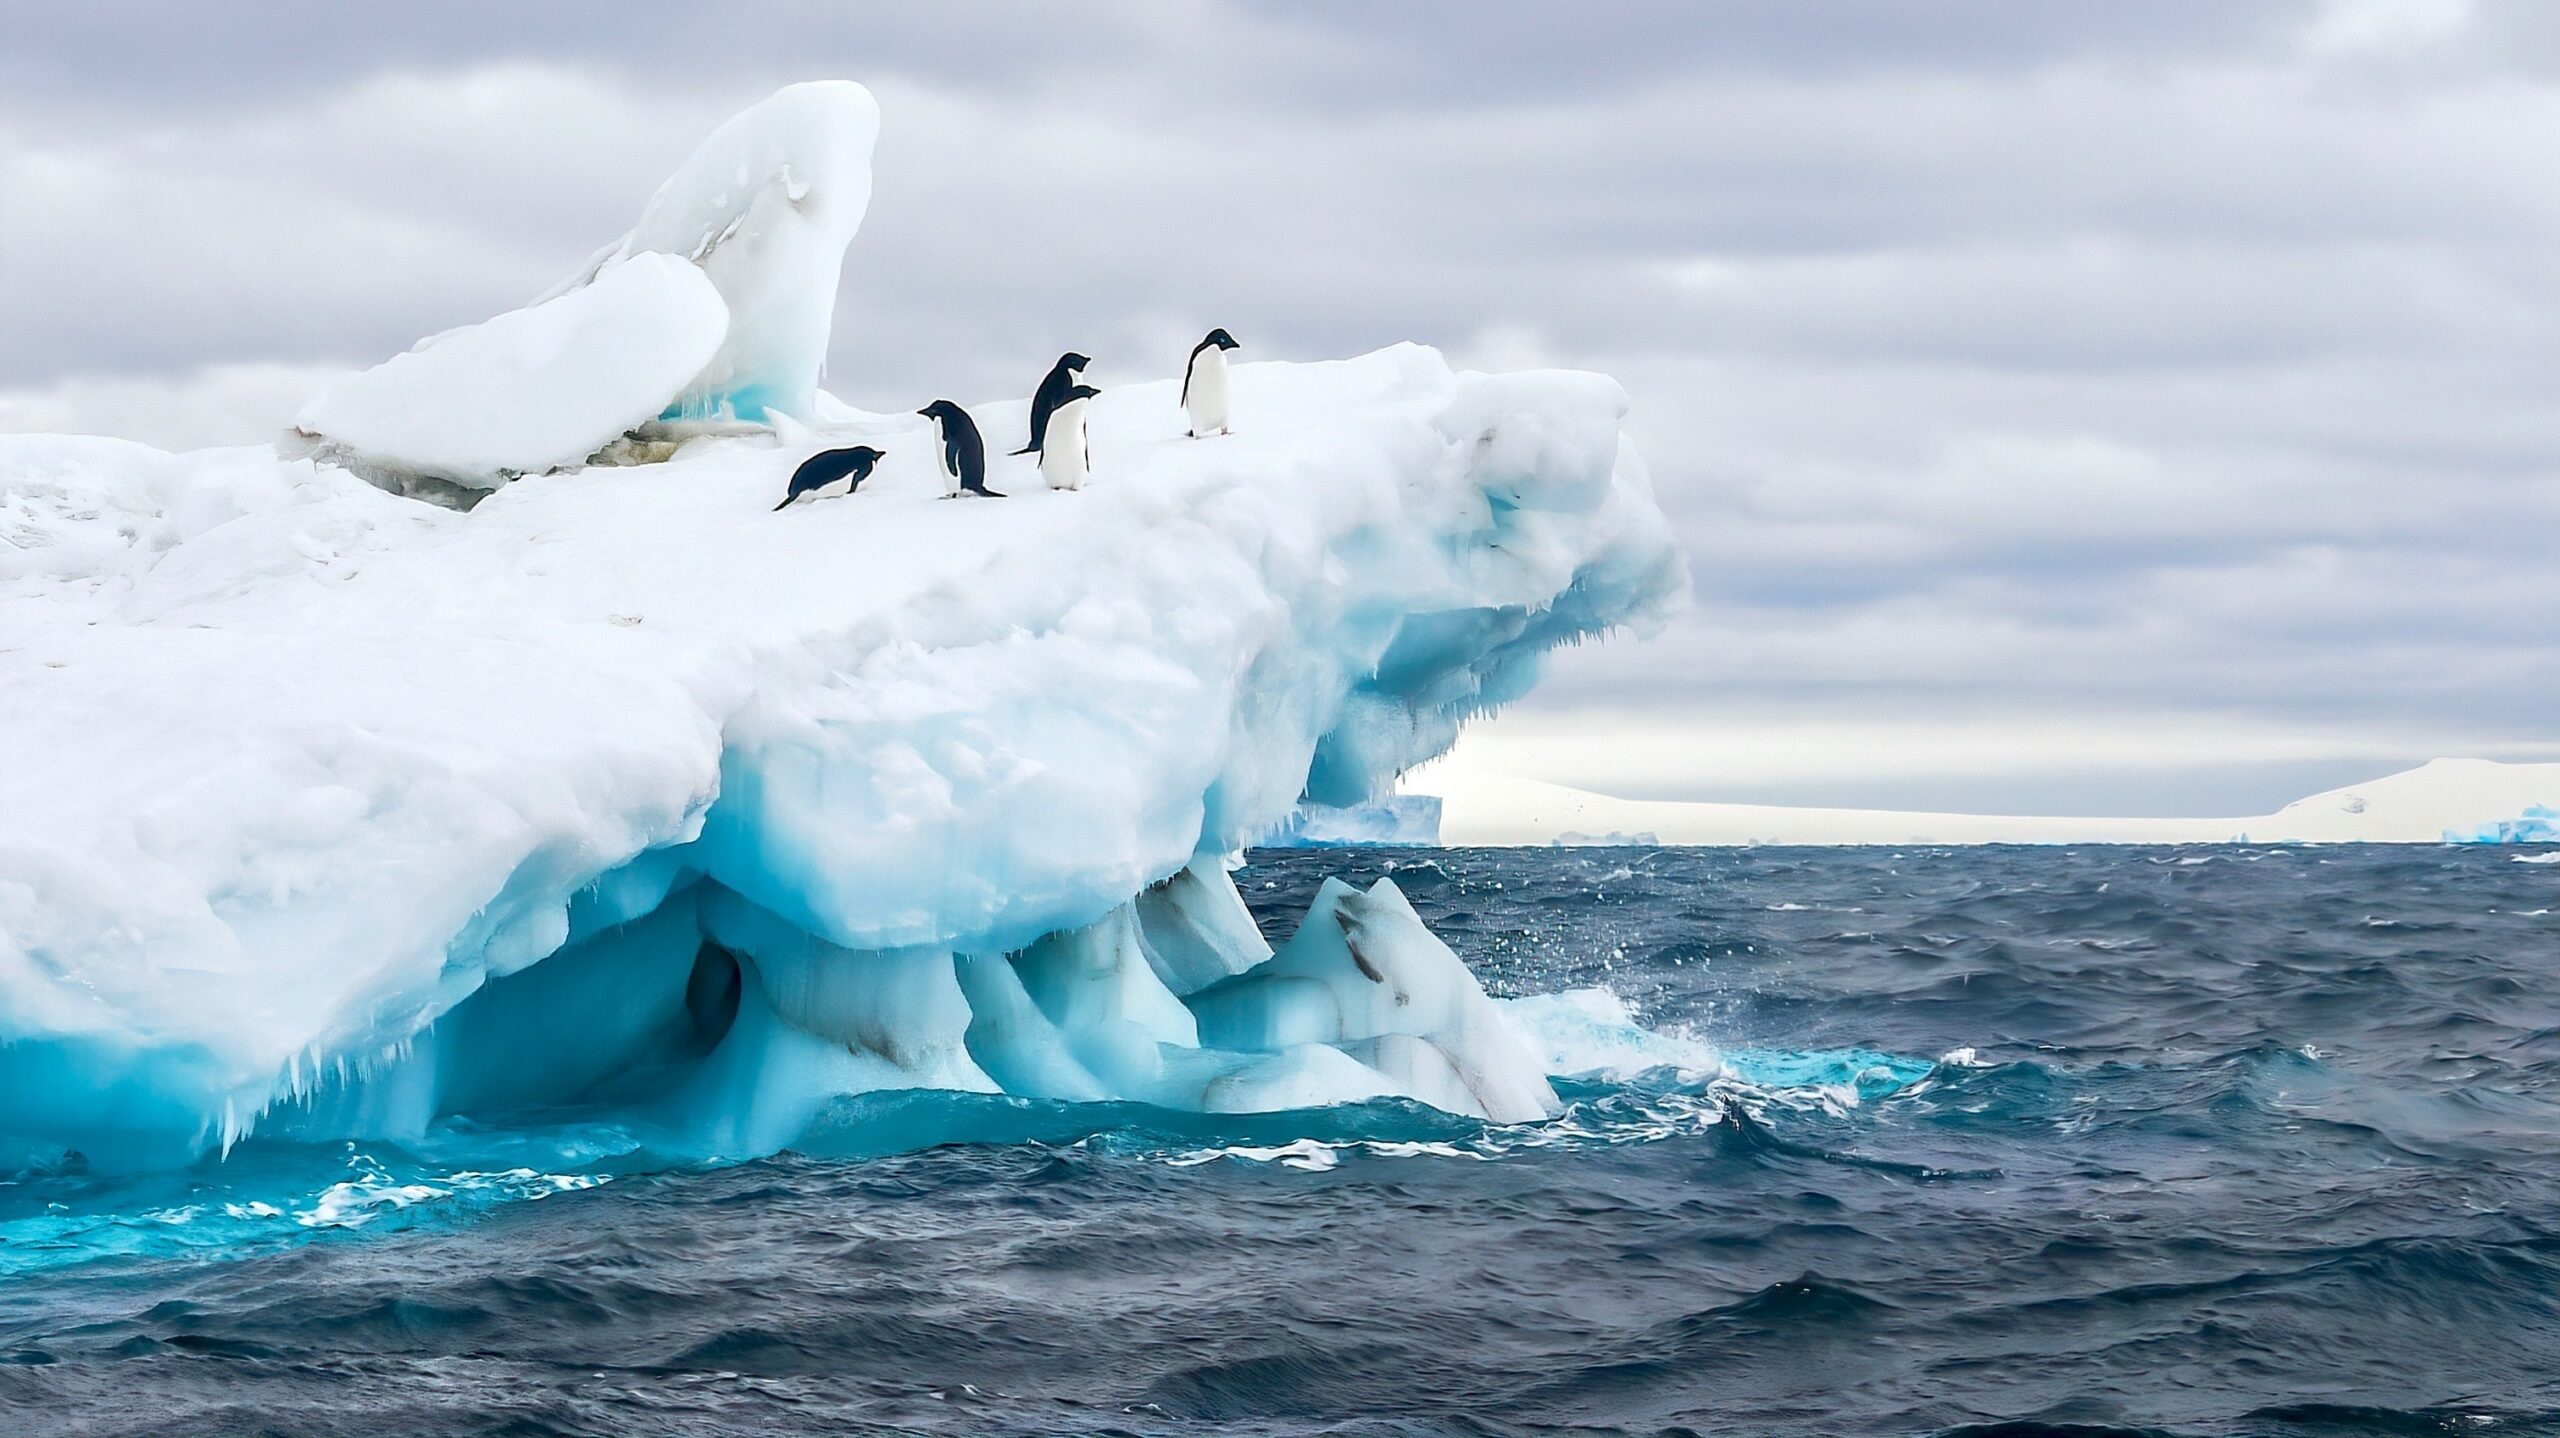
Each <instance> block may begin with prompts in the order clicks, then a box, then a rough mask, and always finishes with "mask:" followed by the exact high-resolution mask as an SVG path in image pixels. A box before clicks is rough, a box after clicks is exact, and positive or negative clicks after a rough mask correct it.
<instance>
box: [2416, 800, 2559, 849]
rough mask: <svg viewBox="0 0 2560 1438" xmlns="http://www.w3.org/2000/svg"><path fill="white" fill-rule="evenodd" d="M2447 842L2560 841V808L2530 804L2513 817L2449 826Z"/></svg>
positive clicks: (2518, 842) (2520, 842) (2446, 834)
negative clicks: (2467, 825) (2455, 826)
mask: <svg viewBox="0 0 2560 1438" xmlns="http://www.w3.org/2000/svg"><path fill="white" fill-rule="evenodd" d="M2444 841H2445V842H2446V843H2448V844H2560V809H2554V808H2552V807H2551V806H2550V805H2548V804H2528V805H2526V806H2525V810H2524V812H2523V813H2522V814H2519V815H2517V816H2516V817H2515V818H2512V819H2495V820H2491V821H2490V822H2488V823H2485V824H2474V825H2471V826H2470V827H2468V828H2461V829H2447V830H2445V831H2444Z"/></svg>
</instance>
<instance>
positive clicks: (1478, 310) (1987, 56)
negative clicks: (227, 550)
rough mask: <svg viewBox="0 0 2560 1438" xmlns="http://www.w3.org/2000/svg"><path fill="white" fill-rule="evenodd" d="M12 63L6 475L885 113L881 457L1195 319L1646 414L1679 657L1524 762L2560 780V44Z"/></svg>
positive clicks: (2483, 8) (451, 321)
mask: <svg viewBox="0 0 2560 1438" xmlns="http://www.w3.org/2000/svg"><path fill="white" fill-rule="evenodd" d="M5 8H6V14H5V20H6V25H7V28H8V31H9V33H10V43H9V45H8V47H7V48H6V49H5V50H0V333H5V334H6V335H7V336H8V343H7V344H6V345H0V427H5V428H15V429H40V428H71V429H83V430H96V431H101V432H110V433H122V434H130V435H133V436H136V437H139V438H144V439H149V440H152V441H154V442H158V443H166V444H198V443H212V442H239V441H249V440H255V439H259V438H263V437H264V436H266V435H267V434H269V433H272V432H273V431H274V430H275V429H276V428H279V427H281V425H282V424H283V423H284V422H285V421H286V420H287V419H288V418H289V417H290V415H291V413H292V410H293V408H294V406H295V404H296V402H297V401H298V400H299V399H300V398H301V397H303V395H305V394H306V393H307V392H308V391H309V390H310V389H311V387H312V386H313V385H314V384H315V383H317V382H318V381H319V380H320V379H322V378H325V377H326V376H327V375H328V374H331V373H334V372H336V371H338V370H340V369H343V368H347V367H351V366H356V365H362V364H369V363H372V362H375V361H378V360H380V359H382V358H383V357H385V356H387V355H389V354H391V353H392V352H394V351H396V350H399V349H401V348H404V347H406V346H407V345H408V344H409V343H410V342H411V341H413V340H415V339H416V338H417V337H419V336H420V335H423V334H426V333H429V332H432V331H435V330H438V329H443V328H446V327H449V326H451V325H455V324H461V323H467V322H470V321H474V320H478V319H481V318H484V317H486V316H487V315H489V314H491V313H494V312H496V311H498V310H501V309H505V308H509V307H512V306H515V305H519V304H522V303H524V302H525V301H526V300H527V299H529V298H530V297H531V296H533V295H534V294H535V293H537V292H539V291H541V290H543V289H545V288H546V287H548V286H549V285H551V284H552V283H553V282H555V281H557V280H558V279H560V278H562V277H563V276H564V275H566V274H567V273H569V272H570V271H571V270H573V269H575V268H576V267H577V266H578V265H579V264H580V262H581V261H583V259H584V258H585V257H586V256H587V255H588V254H589V253H590V252H591V251H592V250H593V249H594V248H595V247H596V246H597V245H598V244H600V243H602V242H604V241H605V240H608V239H610V238H612V237H613V236H615V235H617V234H619V233H621V232H622V230H624V229H625V228H627V227H628V225H629V223H630V221H631V219H632V217H633V216H634V215H635V214H636V213H637V212H638V209H639V206H640V205H641V203H642V202H643V201H644V200H645V199H646V197H647V195H648V194H649V192H650V190H651V189H652V188H654V186H655V185H656V184H657V182H658V181H659V180H660V179H661V178H663V177H664V176H665V174H666V173H668V172H669V171H670V170H672V169H673V168H674V166H675V165H676V164H677V163H678V162H679V161H680V160H681V159H682V158H683V157H684V155H685V154H686V153H687V151H688V150H689V149H690V148H691V147H692V145H693V144H694V143H695V142H696V141H698V140H699V139H700V138H701V137H702V135H704V134H705V133H707V132H708V131H709V130H710V129H711V127H712V126H713V125H715V124H717V123H718V122H719V121H720V120H721V119H722V118H724V117H725V116H726V115H728V114H729V113H731V112H732V111H735V110H737V109H739V108H741V107H743V106H744V105H746V104H749V103H751V102H752V101H754V100H756V99H758V98H760V97H761V96H762V95H763V94H765V93H766V92H768V91H770V90H771V89H773V88H774V87H776V86H778V85H780V84H784V83H787V82H789V81H792V80H797V79H807V78H817V77H824V76H849V77H852V78H856V79H860V80H863V81H865V82H866V83H868V84H870V85H871V86H872V88H873V89H874V90H875V91H876V92H877V93H878V94H879V96H880V99H881V103H882V106H883V109H884V112H885V117H886V118H885V127H884V131H883V136H882V140H881V147H880V152H879V158H878V186H877V191H876V194H875V198H874V201H873V206H872V211H871V218H870V220H869V222H868V223H867V224H866V226H865V228H864V230H863V233H862V234H861V236H860V237H859V238H857V239H856V241H855V242H854V247H853V250H852V252H851V256H850V263H849V266H848V271H847V278H846V284H845V287H844V294H843V299H842V302H841V306H840V312H839V314H838V316H837V321H836V342H835V348H834V356H833V360H832V364H831V372H830V380H829V383H830V387H831V388H833V389H835V390H836V391H837V392H839V393H841V394H843V395H844V396H845V397H846V398H848V399H850V400H852V401H853V402H855V403H857V404H861V405H865V406H868V407H873V408H881V409H891V408H912V407H913V406H915V405H916V404H918V403H921V402H922V401H924V400H925V399H929V398H932V397H935V396H936V395H941V394H952V395H955V396H958V397H960V398H962V399H964V400H976V399H990V398H996V397H999V396H1005V395H1019V394H1021V393H1023V392H1025V391H1026V390H1027V389H1028V388H1029V387H1030V385H1031V383H1032V382H1033V380H1034V379H1036V378H1037V376H1038V374H1039V372H1040V370H1041V369H1042V367H1044V366H1045V364H1046V362H1047V360H1048V359H1049V358H1050V357H1052V356H1054V355H1055V354H1056V353H1057V351H1059V350H1060V349H1062V348H1066V347H1069V346H1073V347H1075V348H1080V349H1083V350H1086V351H1087V352H1089V353H1091V354H1093V355H1094V356H1096V359H1097V364H1096V374H1097V377H1098V379H1099V380H1100V381H1101V382H1102V383H1105V384H1108V383H1111V382H1112V381H1114V380H1115V379H1119V380H1125V379H1135V378H1141V377H1148V376H1153V375H1160V374H1165V373H1169V372H1171V370H1172V368H1173V367H1174V366H1175V365H1176V364H1178V362H1179V360H1180V357H1181V355H1182V353H1183V352H1184V350H1185V349H1186V348H1187V347H1188V344H1189V342H1190V341H1191V340H1192V339H1194V338H1196V337H1197V336H1198V334H1199V333H1200V332H1201V331H1202V330H1203V329H1205V328H1207V327H1208V326H1209V325H1211V324H1224V325H1226V326H1227V327H1229V328H1230V329H1233V330H1234V331H1236V333H1237V334H1238V335H1239V336H1241V337H1242V338H1243V339H1244V341H1245V342H1246V344H1247V346H1248V347H1249V354H1250V356H1251V357H1279V358H1319V357H1328V356H1334V355H1341V354H1347V353H1352V352H1356V351H1359V350H1364V349H1368V348H1372V347H1375V346H1377V345H1381V344H1386V343H1390V342H1393V341H1396V340H1403V339H1414V340H1421V341H1425V342H1428V343H1433V344H1438V345H1441V346H1443V347H1444V348H1446V349H1448V350H1450V351H1451V352H1452V353H1453V355H1455V356H1456V357H1457V358H1459V359H1460V360H1462V361H1465V362H1469V363H1475V364H1479V365H1484V366H1505V367H1508V366H1519V365H1537V364H1563V365H1575V366H1586V367H1590V368H1596V369H1602V370H1606V371H1608V372H1610V373H1612V374H1615V375H1617V376H1618V377H1619V378H1620V379H1621V380H1622V381H1623V382H1624V383H1625V384H1626V385H1627V387H1628V389H1629V390H1630V391H1631V392H1632V393H1633V395H1634V396H1635V400H1636V405H1637V411H1636V416H1635V420H1634V430H1635V433H1636V435H1637V437H1638V439H1639V442H1640V443H1641V445H1642V447H1643V449H1644V452H1645V454H1646V455H1647V457H1648V459H1649V460H1650V462H1651V464H1652V467H1653V470H1654V475H1655V480H1656V484H1657V487H1658V488H1659V490H1660V492H1661V495H1662V498H1663V501H1664V505H1665V507H1666V509H1668V510H1669V512H1670V513H1671V514H1672V516H1673V519H1674V521H1675V523H1676V524H1677V525H1678V526H1679V529H1680V534H1681V538H1682V539H1683V541H1684V543H1685V545H1686V546H1687V549H1688V551H1689V553H1690V555H1691V556H1692V566H1693V570H1694V573H1695V576H1696V580H1697V589H1698V606H1697V609H1696V611H1695V613H1694V614H1692V615H1691V616H1690V617H1689V618H1687V619H1685V620H1683V621H1682V622H1681V623H1679V624H1678V625H1677V626H1675V627H1674V628H1673V629H1672V630H1671V631H1669V632H1667V633H1665V634H1663V635H1662V636H1660V637H1659V638H1657V639H1656V640H1655V641H1654V642H1652V643H1650V644H1645V645H1637V644H1630V643H1624V642H1619V643H1612V644H1609V645H1604V646H1599V647H1596V648H1590V649H1584V650H1578V651H1575V652H1574V653H1572V654H1570V655H1567V656H1565V657H1564V658H1563V659H1562V660H1560V661H1559V662H1558V664H1557V665H1556V666H1555V669H1554V672H1553V677H1552V678H1551V680H1550V682H1549V684H1548V686H1547V687H1546V688H1545V689H1544V690H1543V691H1541V693H1540V694H1539V695H1538V696H1537V697H1536V698H1535V699H1534V700H1532V701H1531V702H1530V703H1529V704H1527V705H1525V706H1523V707H1522V708H1521V709H1520V710H1517V711H1515V712H1514V713H1512V714H1510V715H1506V716H1505V717H1504V718H1503V720H1502V721H1501V722H1500V723H1499V724H1498V725H1496V726H1494V727H1493V728H1492V729H1490V730H1489V731H1488V732H1487V734H1486V735H1485V738H1484V739H1483V741H1482V744H1481V748H1480V756H1492V757H1497V758H1499V759H1500V761H1501V762H1502V763H1503V764H1504V765H1505V766H1506V767H1510V768H1513V769H1516V770H1521V771H1526V772H1533V773H1536V774H1538V775H1539V776H1541V777H1547V778H1552V779H1557V780H1560V781H1563V782H1569V783H1582V784H1587V785H1590V786H1592V787H1598V788H1603V789H1608V790H1611V791H1613V792H1619V793H1626V794H1636V795H1664V796H1685V797H1720V798H1734V799H1750V800H1758V801H1767V802H1831V803H1843V802H1854V803H1872V804H1907V805H1925V806H1932V807H1963V808H1972V809H2025V810H2043V811H2049V812H2051V811H2080V812H2123V813H2141V812H2151V813H2163V812H2193V811H2198V810H2209V811H2219V812H2227V813H2245V812H2252V811H2255V810H2260V809H2264V808H2267V807H2270V806H2272V805H2273V804H2275V803H2278V802H2281V801H2282V800H2284V799H2286V798H2289V797H2293V796H2294V795H2297V794H2299V793H2302V792H2307V791H2308V790H2310V789H2313V788H2318V787H2323V786H2324V785H2326V784H2330V783H2335V782H2343V781H2345V780H2349V779H2353V778H2357V777H2364V776H2369V775H2371V774H2377V773H2381V772H2385V771H2387V770H2390V769H2393V768H2397V767H2401V766H2403V765H2405V764H2408V763H2414V762H2417V761H2419V760H2422V759H2425V758H2428V757H2431V756H2433V755H2436V754H2451V753H2468V754H2482V755H2488V756H2491V757H2503V758H2550V757H2554V756H2555V754H2560V744H2555V743H2554V739H2555V719H2560V58H2555V57H2560V24H2555V17H2560V9H2555V8H2554V7H2549V6H2545V5H2540V4H2533V3H2518V4H2513V5H2498V4H2465V3H2459V0H2393V3H2378V0H2377V3H2334V4H2312V3H2304V4H2298V5H2287V4H2256V5H2230V4H2222V3H2214V4H2196V5H2178V4H2144V5H2054V4H2049V3H2043V0H2037V3H2020V4H2015V5H1994V4H1978V5H1968V6H1963V7H1950V6H1927V5H1917V4H1909V5H1895V6H1864V5H1841V4H1826V5H1820V6H1808V5H1800V4H1794V3H1769V4H1728V5H1716V6H1698V5H1690V4H1671V3H1665V4H1662V5H1658V6H1630V5H1605V4H1603V5H1595V4H1575V5H1571V6H1564V5H1553V6H1548V5H1539V6H1527V5H1521V6H1509V5H1484V4H1400V5H1396V6H1380V7H1370V6H1365V5H1363V6H1355V5H1326V4H1313V5H1310V4H1291V5H1285V6H1284V5H1270V6H1258V5H1233V6H1180V7H1177V6H1169V5H1157V4H1144V3H1131V4H1113V3H1084V4H1079V5H1077V6H1073V7H1042V8H1038V9H1034V8H1032V7H1017V6H1011V5H1005V6H990V7H984V8H979V7H972V6H966V5H963V6H951V5H935V6H922V5H918V6H912V7H904V6H886V7H883V6H866V7H863V8H862V9H861V10H860V11H859V12H858V13H847V7H842V6H839V5H836V4H833V3H824V0H813V3H808V4H800V5H785V4H751V5H729V6H724V7H721V9H720V11H719V13H720V15H721V16H722V17H724V18H723V20H722V23H721V25H720V26H719V28H716V29H715V28H711V27H709V26H708V25H707V24H706V23H705V21H704V19H703V18H702V17H704V16H705V15H707V14H709V13H710V12H709V11H707V10H704V9H702V8H699V7H693V6H675V5H659V4H616V5H565V4H552V5H542V6H521V5H517V4H512V3H510V4H494V3H476V0H475V3H458V4H443V5H438V6H432V7H425V6H421V7H405V10H403V11H394V10H391V9H387V8H386V9H382V10H376V9H375V8H374V7H352V6H343V5H338V4H276V5H266V6H261V7H254V8H247V7H243V8H239V9H231V8H227V7H226V8H224V9H223V10H222V11H220V12H219V13H216V12H215V11H214V10H213V9H211V8H210V7H200V6H194V5H185V4H169V5H166V6H141V5H114V4H103V5H89V6H81V7H56V6H37V5H32V4H29V5H18V4H10V5H8V6H6V7H5ZM1247 422H1249V418H1248V420H1247Z"/></svg>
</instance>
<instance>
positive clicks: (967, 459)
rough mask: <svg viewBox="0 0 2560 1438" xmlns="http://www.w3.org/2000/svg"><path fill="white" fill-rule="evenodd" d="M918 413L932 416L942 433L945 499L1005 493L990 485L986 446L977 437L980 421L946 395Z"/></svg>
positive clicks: (927, 416)
mask: <svg viewBox="0 0 2560 1438" xmlns="http://www.w3.org/2000/svg"><path fill="white" fill-rule="evenodd" d="M916 413H918V414H920V415H923V416H924V417H925V418H927V419H929V420H932V421H933V423H934V428H935V429H936V430H937V431H938V432H939V433H940V434H941V435H942V494H943V497H944V498H945V499H953V498H957V497H959V496H960V495H963V494H982V495H985V496H986V497H987V498H989V499H1002V498H1004V496H1003V495H1001V494H998V493H996V492H995V491H994V490H992V489H989V488H987V446H986V442H985V441H984V440H981V439H980V438H978V424H977V421H975V420H973V419H971V418H969V412H968V411H967V410H965V409H962V408H961V407H960V406H958V405H956V404H953V403H952V402H951V401H949V400H947V399H938V400H935V401H934V402H933V403H931V404H929V405H926V406H925V407H924V408H922V409H920V410H917V411H916Z"/></svg>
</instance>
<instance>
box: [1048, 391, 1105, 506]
mask: <svg viewBox="0 0 2560 1438" xmlns="http://www.w3.org/2000/svg"><path fill="white" fill-rule="evenodd" d="M1100 393H1102V391H1100V390H1098V389H1095V388H1094V387H1093V386H1091V385H1089V384H1080V385H1074V386H1071V387H1070V388H1069V389H1068V390H1067V392H1066V393H1065V394H1063V395H1061V396H1059V398H1058V407H1057V408H1056V409H1053V410H1051V411H1049V430H1048V432H1047V433H1046V434H1043V435H1041V436H1040V477H1041V478H1043V479H1046V480H1047V481H1049V487H1050V488H1051V489H1082V488H1084V482H1085V480H1087V479H1088V478H1090V477H1091V476H1092V474H1093V443H1092V441H1091V440H1090V439H1089V438H1088V437H1087V436H1086V434H1085V427H1084V411H1085V406H1086V404H1087V403H1088V402H1090V401H1091V400H1092V399H1093V397H1094V396H1095V395H1098V394H1100Z"/></svg>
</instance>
